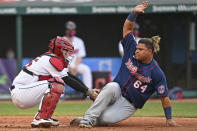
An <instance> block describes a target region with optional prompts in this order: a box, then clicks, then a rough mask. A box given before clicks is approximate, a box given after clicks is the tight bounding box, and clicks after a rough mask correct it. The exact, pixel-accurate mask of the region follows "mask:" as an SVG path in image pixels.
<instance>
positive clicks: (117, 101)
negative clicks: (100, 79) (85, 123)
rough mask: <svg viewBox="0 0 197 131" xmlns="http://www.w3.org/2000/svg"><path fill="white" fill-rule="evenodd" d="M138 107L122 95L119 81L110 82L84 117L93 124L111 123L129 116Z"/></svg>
mask: <svg viewBox="0 0 197 131" xmlns="http://www.w3.org/2000/svg"><path fill="white" fill-rule="evenodd" d="M135 111H136V108H135V107H134V106H133V104H131V103H130V102H129V101H128V100H127V99H126V98H124V97H123V96H122V95H121V89H120V86H119V84H118V83H116V82H110V83H108V84H107V85H105V87H103V89H102V91H101V92H100V94H99V95H98V97H97V98H96V100H95V101H94V103H93V104H92V105H91V107H90V108H89V109H88V110H87V111H86V113H85V115H84V119H87V120H89V121H90V122H91V123H92V124H93V125H109V124H114V123H117V122H120V121H122V120H125V119H127V118H129V117H130V116H131V115H133V114H134V113H135Z"/></svg>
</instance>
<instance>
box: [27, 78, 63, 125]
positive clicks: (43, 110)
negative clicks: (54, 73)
mask: <svg viewBox="0 0 197 131" xmlns="http://www.w3.org/2000/svg"><path fill="white" fill-rule="evenodd" d="M48 81H49V88H50V92H47V93H46V94H45V95H44V96H43V99H42V100H41V103H40V107H39V111H38V113H37V114H36V116H35V119H34V121H33V122H32V123H31V126H32V127H45V128H47V127H51V126H58V125H59V123H58V121H57V120H55V119H53V118H51V116H52V114H53V112H54V110H55V108H56V105H57V103H58V101H59V98H60V95H61V93H62V92H63V91H64V85H65V84H64V81H63V80H62V79H61V78H59V77H54V78H51V79H49V80H48Z"/></svg>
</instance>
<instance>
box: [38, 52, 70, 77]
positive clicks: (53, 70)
mask: <svg viewBox="0 0 197 131" xmlns="http://www.w3.org/2000/svg"><path fill="white" fill-rule="evenodd" d="M43 60H44V62H43V63H42V65H41V66H42V67H43V68H44V69H45V70H46V71H47V72H48V73H49V74H50V75H51V76H52V77H55V76H57V77H63V76H67V75H68V74H67V72H68V69H67V68H63V69H62V70H57V68H56V67H55V66H54V65H52V64H51V63H50V57H48V56H45V58H44V59H43Z"/></svg>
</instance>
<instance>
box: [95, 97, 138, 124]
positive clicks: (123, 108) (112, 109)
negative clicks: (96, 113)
mask: <svg viewBox="0 0 197 131" xmlns="http://www.w3.org/2000/svg"><path fill="white" fill-rule="evenodd" d="M135 112H136V108H135V107H134V106H133V104H131V103H130V102H129V101H128V100H127V99H125V98H124V97H123V96H121V97H119V98H118V99H117V101H116V102H115V103H114V104H112V105H110V106H109V107H108V108H107V109H106V110H105V111H103V112H102V114H101V115H100V117H99V118H98V121H97V125H110V124H114V123H117V122H120V121H122V120H125V119H127V118H129V117H130V116H131V115H133V114H134V113H135Z"/></svg>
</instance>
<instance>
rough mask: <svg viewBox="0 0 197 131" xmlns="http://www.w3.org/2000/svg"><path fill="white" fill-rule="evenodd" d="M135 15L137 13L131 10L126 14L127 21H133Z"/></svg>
mask: <svg viewBox="0 0 197 131" xmlns="http://www.w3.org/2000/svg"><path fill="white" fill-rule="evenodd" d="M137 16H138V14H135V12H134V11H132V12H131V13H130V14H129V15H128V17H127V19H128V20H129V21H131V22H134V21H135V20H136V18H137Z"/></svg>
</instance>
